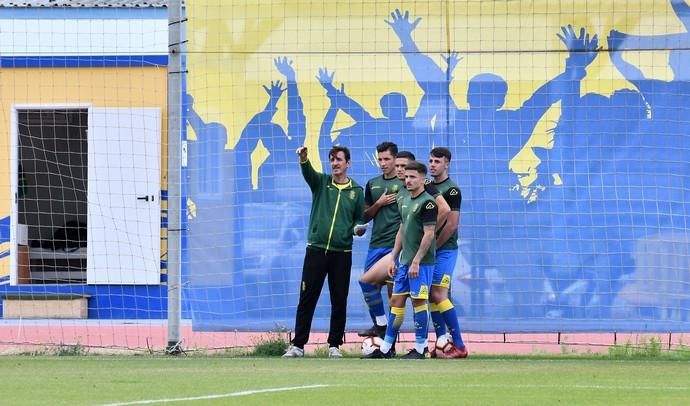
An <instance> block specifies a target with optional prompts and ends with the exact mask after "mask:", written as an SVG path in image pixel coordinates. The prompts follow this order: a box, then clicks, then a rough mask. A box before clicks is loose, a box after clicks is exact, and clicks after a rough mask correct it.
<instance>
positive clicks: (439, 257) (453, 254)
mask: <svg viewBox="0 0 690 406" xmlns="http://www.w3.org/2000/svg"><path fill="white" fill-rule="evenodd" d="M457 260H458V250H457V249H454V250H441V251H436V265H434V276H433V278H431V284H432V285H434V286H441V287H444V288H446V289H449V288H450V281H451V280H452V279H453V270H454V269H455V263H456V262H457Z"/></svg>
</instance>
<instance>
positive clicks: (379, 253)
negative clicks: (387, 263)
mask: <svg viewBox="0 0 690 406" xmlns="http://www.w3.org/2000/svg"><path fill="white" fill-rule="evenodd" d="M391 252H393V247H382V248H369V251H368V252H367V259H366V260H365V261H364V272H366V271H368V270H369V269H371V267H372V266H374V264H375V263H377V262H378V261H379V259H381V258H383V257H385V256H386V255H388V254H389V253H391Z"/></svg>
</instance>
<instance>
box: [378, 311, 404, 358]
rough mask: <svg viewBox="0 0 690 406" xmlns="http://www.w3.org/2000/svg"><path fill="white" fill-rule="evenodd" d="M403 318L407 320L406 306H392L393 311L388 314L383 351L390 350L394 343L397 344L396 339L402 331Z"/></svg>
mask: <svg viewBox="0 0 690 406" xmlns="http://www.w3.org/2000/svg"><path fill="white" fill-rule="evenodd" d="M403 320H405V308H404V307H391V313H390V314H389V315H388V326H387V327H386V336H385V337H384V338H383V345H382V346H381V351H383V352H388V351H389V350H390V349H391V347H392V346H393V344H395V339H396V338H397V337H398V332H399V331H400V326H402V323H403Z"/></svg>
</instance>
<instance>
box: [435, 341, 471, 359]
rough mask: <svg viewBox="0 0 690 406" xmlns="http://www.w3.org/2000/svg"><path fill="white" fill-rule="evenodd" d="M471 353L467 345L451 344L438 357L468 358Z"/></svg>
mask: <svg viewBox="0 0 690 406" xmlns="http://www.w3.org/2000/svg"><path fill="white" fill-rule="evenodd" d="M468 355H470V353H469V351H467V347H466V346H464V345H463V346H462V347H459V346H457V345H455V344H452V343H451V345H450V349H449V350H448V351H446V352H444V353H439V354H438V357H439V358H447V359H451V358H467V356H468Z"/></svg>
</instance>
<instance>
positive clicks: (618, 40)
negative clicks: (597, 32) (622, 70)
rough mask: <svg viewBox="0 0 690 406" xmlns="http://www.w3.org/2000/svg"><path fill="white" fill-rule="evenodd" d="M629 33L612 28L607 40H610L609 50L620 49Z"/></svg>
mask: <svg viewBox="0 0 690 406" xmlns="http://www.w3.org/2000/svg"><path fill="white" fill-rule="evenodd" d="M627 36H628V34H625V33H622V32H620V31H617V30H611V31H610V32H609V36H608V37H606V41H607V42H608V46H609V50H610V51H618V50H619V49H620V47H621V45H623V42H624V41H625V39H626V37H627Z"/></svg>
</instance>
